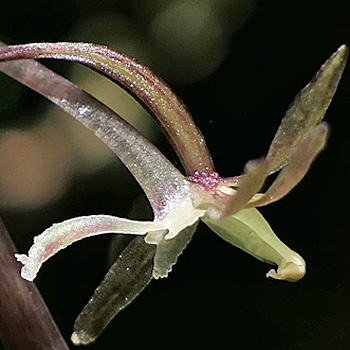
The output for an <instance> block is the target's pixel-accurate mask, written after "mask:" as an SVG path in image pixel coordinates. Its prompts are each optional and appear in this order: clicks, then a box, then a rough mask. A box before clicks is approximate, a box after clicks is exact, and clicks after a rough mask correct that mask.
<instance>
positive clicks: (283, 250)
mask: <svg viewBox="0 0 350 350" xmlns="http://www.w3.org/2000/svg"><path fill="white" fill-rule="evenodd" d="M40 58H55V59H63V60H68V61H75V62H79V63H81V64H83V65H86V66H89V67H91V68H92V69H94V70H96V71H98V72H100V73H102V74H104V75H106V76H107V77H108V78H110V79H112V80H113V81H115V82H116V83H118V84H119V85H120V86H121V87H123V88H124V89H126V90H127V91H128V92H130V93H131V94H132V95H133V96H134V97H135V98H136V99H137V100H138V101H139V102H140V103H141V104H142V105H143V106H144V107H145V108H147V109H148V111H149V112H150V113H151V115H152V116H153V117H154V118H155V119H156V120H157V122H158V123H159V124H160V126H161V128H162V129H163V131H164V132H165V134H166V135H167V137H168V139H169V141H170V142H171V144H172V146H173V147H174V149H175V151H176V152H177V154H178V157H179V159H180V160H181V162H182V164H183V167H184V169H185V172H186V174H185V175H184V174H182V173H181V172H180V171H179V170H178V169H177V168H175V166H174V165H173V164H172V163H171V162H170V161H169V160H168V159H166V158H165V157H164V155H162V153H161V152H160V151H159V150H158V149H157V148H156V147H155V146H154V145H153V144H152V143H150V142H149V141H148V140H147V139H146V138H144V137H143V136H142V135H141V134H140V133H139V132H138V131H137V130H135V129H134V128H133V127H132V126H131V125H129V124H128V123H127V122H126V121H125V120H123V119H122V118H121V117H120V116H118V115H117V114H116V113H114V112H113V111H111V110H110V109H109V108H108V107H106V106H104V105H103V104H102V103H100V102H99V101H97V100H96V99H94V98H93V97H92V96H90V95H89V94H88V93H86V92H85V91H83V90H81V89H80V88H78V87H77V86H76V85H74V84H72V83H71V82H69V81H67V80H65V79H64V78H62V77H60V76H59V75H57V74H56V73H53V72H52V71H50V70H48V69H47V68H45V67H44V66H42V65H41V64H39V63H38V62H36V61H34V60H32V59H40ZM346 59H347V48H346V47H345V46H344V45H343V46H341V47H340V48H339V49H338V51H337V52H335V53H334V54H333V55H332V56H331V57H330V58H329V59H328V60H327V61H326V62H325V63H324V65H323V66H322V67H321V69H320V70H319V71H318V73H317V74H316V75H315V77H314V78H313V79H312V80H311V82H310V83H309V84H308V85H306V87H305V88H304V89H303V90H301V91H300V93H299V94H298V95H297V96H296V98H295V100H294V101H293V102H292V104H291V105H290V107H289V108H288V110H287V113H286V115H285V117H284V118H283V120H282V122H281V125H280V127H279V129H278V131H277V133H276V136H275V137H274V139H273V141H272V143H271V146H270V148H269V151H268V154H267V155H266V157H264V158H262V159H258V160H253V161H249V162H248V163H247V164H246V166H245V169H244V174H243V175H239V176H234V177H229V178H223V177H220V175H219V174H218V173H217V172H216V170H215V167H214V164H213V161H212V158H211V156H210V154H209V152H208V150H207V147H206V144H205V140H204V137H203V136H202V134H201V132H200V131H199V130H198V128H197V127H196V125H195V123H194V121H193V118H192V116H191V115H190V113H189V111H188V110H187V108H186V107H185V105H184V104H183V102H182V101H181V100H180V99H179V98H178V97H177V96H176V95H175V93H174V92H173V91H172V90H171V89H170V87H169V86H168V85H166V84H165V83H164V81H163V80H161V79H160V78H159V77H158V76H157V75H156V74H155V73H153V72H152V71H151V70H150V68H148V67H147V66H145V65H144V64H142V63H141V62H139V61H137V60H136V59H134V58H132V57H130V56H128V55H125V54H123V53H120V52H118V51H116V50H113V49H111V48H109V47H106V46H101V45H96V44H90V43H69V42H63V43H39V44H25V45H15V46H7V47H6V45H2V48H0V70H2V71H3V72H4V73H6V74H8V75H9V76H12V77H13V78H15V79H17V80H19V81H20V82H21V83H23V84H25V85H27V86H29V87H30V88H32V89H33V90H35V91H37V92H39V93H40V94H42V95H43V96H45V97H47V98H48V99H49V100H51V101H52V102H54V103H55V104H56V105H57V106H58V107H60V108H61V109H63V110H64V111H66V112H67V113H68V114H70V115H71V116H73V117H74V118H75V119H77V120H78V121H79V122H81V123H82V124H83V125H84V126H85V127H87V128H88V129H89V130H90V131H91V132H92V133H93V134H94V135H96V136H97V137H98V138H100V139H101V140H102V141H103V142H105V144H106V145H107V146H108V147H109V148H110V149H111V150H112V151H113V152H114V153H115V154H116V155H117V156H118V157H119V158H120V159H121V161H122V162H123V163H124V164H125V166H126V167H127V168H128V169H129V171H130V172H131V173H132V175H133V176H134V177H135V179H136V180H137V181H138V183H139V184H140V186H141V187H142V189H143V191H144V192H145V195H146V196H147V198H148V200H149V203H150V205H151V207H152V210H153V215H154V218H153V220H152V221H137V220H129V219H126V218H120V217H115V216H109V215H90V216H82V217H77V218H73V219H70V220H66V221H63V222H61V223H58V224H54V225H53V226H51V227H50V228H48V229H46V230H45V231H44V232H43V233H42V234H40V235H39V236H37V237H35V238H34V244H33V245H32V247H31V248H30V249H29V251H28V254H27V255H25V254H16V257H17V259H18V260H19V261H20V262H21V263H22V264H23V265H24V266H23V267H22V270H21V276H22V277H23V278H24V279H27V280H29V281H32V280H33V279H34V278H35V277H36V275H37V273H38V271H39V269H40V267H41V266H42V264H43V263H44V262H45V261H46V260H47V259H49V258H50V257H51V256H53V255H54V254H56V253H57V252H58V251H59V250H61V249H64V248H66V247H67V246H68V245H70V244H72V243H73V242H76V241H78V240H80V239H83V238H86V237H90V236H95V235H99V234H105V233H116V234H128V235H136V236H144V240H142V239H141V238H137V239H135V240H133V241H132V242H131V243H130V245H129V246H128V247H127V248H126V250H125V254H124V252H123V253H122V256H121V257H120V259H118V260H117V261H116V263H115V264H114V265H113V266H112V268H111V271H110V272H109V273H108V274H107V276H106V278H105V280H104V281H103V282H102V284H101V286H100V287H99V288H100V289H99V288H98V289H97V290H96V293H95V294H96V297H97V299H99V298H101V293H102V294H103V293H106V290H107V289H108V288H110V285H111V283H112V284H113V282H111V280H113V279H115V280H118V277H116V273H120V274H121V275H120V277H119V280H118V282H123V281H124V280H125V281H127V283H129V284H133V286H132V287H130V286H129V289H130V288H133V291H131V292H130V291H129V292H130V296H131V298H129V299H130V300H132V299H133V298H134V297H135V296H136V295H138V294H139V293H140V292H141V291H142V289H143V288H144V287H145V286H146V285H147V283H148V282H149V281H150V279H151V278H152V277H153V278H160V277H167V276H168V273H169V272H170V271H171V269H172V267H173V265H174V264H175V263H176V261H177V259H178V257H179V255H180V254H181V253H182V251H183V250H184V248H185V247H186V245H187V244H188V243H189V241H190V240H191V238H192V236H193V234H194V232H195V230H196V227H197V225H198V223H199V221H203V222H204V223H205V224H206V225H207V226H209V227H210V228H211V229H212V230H213V231H214V232H215V233H217V234H218V235H219V236H220V237H222V238H223V239H225V240H226V241H228V242H230V243H231V244H233V245H235V246H237V247H239V248H241V249H243V250H244V251H246V252H247V253H249V254H251V255H253V256H254V257H256V258H258V259H259V260H262V261H264V262H267V263H269V264H273V265H277V269H271V270H270V271H269V272H268V273H267V276H268V277H272V278H275V279H280V280H287V281H297V280H299V279H300V278H302V277H303V276H304V275H305V272H306V267H305V261H304V260H303V258H302V257H301V256H300V255H299V254H298V253H296V252H294V251H293V250H291V249H290V248H288V247H287V246H286V245H285V244H284V243H283V242H281V241H280V240H279V239H278V237H277V236H276V235H275V233H274V232H273V231H272V229H271V227H270V226H269V224H268V223H267V221H266V220H265V219H264V218H263V216H262V215H261V214H260V213H259V211H258V210H257V209H256V207H259V206H263V205H266V204H269V203H272V202H274V201H276V200H279V199H280V198H282V197H283V196H285V195H286V194H287V193H289V192H290V191H291V190H292V189H293V188H294V187H295V186H296V185H297V184H298V183H299V182H300V181H301V179H302V178H303V177H304V175H305V174H306V172H307V171H308V169H309V167H310V165H311V164H312V161H313V160H314V159H315V157H316V156H317V155H318V154H319V152H320V151H321V150H322V149H323V148H324V146H325V144H326V140H327V136H328V126H327V124H326V123H325V122H322V119H323V116H324V114H325V113H326V110H327V108H328V106H329V104H330V102H331V100H332V98H333V95H334V93H335V91H336V88H337V86H338V83H339V81H340V78H341V75H342V73H343V70H344V67H345V63H346ZM9 61H15V62H9ZM277 171H279V174H278V176H277V177H276V179H275V181H274V182H273V183H272V185H270V187H269V188H268V189H267V190H266V191H265V192H264V193H260V192H259V190H260V189H261V187H262V185H263V184H264V181H265V179H266V178H267V177H268V176H269V175H270V174H272V173H274V172H277ZM144 242H146V243H147V244H145V243H144ZM146 246H147V247H149V248H145V247H146ZM133 259H134V260H133ZM152 259H153V261H152ZM123 264H124V265H123ZM125 264H127V265H128V264H129V266H132V268H133V269H136V270H137V271H136V270H135V271H136V272H135V271H134V275H133V276H134V277H130V276H129V275H128V274H127V273H125V272H122V270H123V269H121V266H123V267H125ZM112 269H114V270H113V271H112ZM124 270H125V269H124ZM147 271H149V272H147ZM135 274H139V275H138V276H143V277H144V278H143V280H142V281H141V282H140V281H139V280H138V279H137V278H135V276H136V275H135ZM108 286H109V287H108ZM120 293H121V294H120V295H122V296H125V295H128V294H123V292H120ZM120 295H119V297H118V298H119V301H118V302H116V305H115V307H117V308H119V309H122V308H123V307H125V306H126V305H127V304H128V302H130V300H129V301H125V302H124V303H122V302H120V299H121V297H120ZM109 297H110V298H113V297H112V296H110V294H109ZM94 299H95V301H93V300H91V301H90V303H89V304H88V305H87V309H89V308H90V306H91V305H94V304H93V303H94V302H95V305H96V298H94ZM125 299H128V298H125ZM99 305H101V303H100V304H99ZM90 311H91V310H90ZM90 311H89V310H88V311H86V312H85V313H84V311H83V313H82V314H81V315H82V318H81V319H80V320H82V319H86V317H89V316H91V312H90ZM95 311H96V307H95ZM96 312H97V311H96ZM116 312H117V311H116ZM116 312H114V314H115V313H116ZM114 314H113V315H114ZM104 315H106V313H105V314H104ZM113 315H110V317H112V316H113ZM78 320H79V318H78ZM78 320H77V322H78V323H79V322H80V321H78ZM84 322H85V323H84ZM100 322H101V323H102V324H103V325H102V326H101V325H99V326H93V327H95V329H94V328H93V327H92V328H91V329H90V330H86V329H84V327H86V324H87V321H86V320H85V321H84V320H83V321H81V323H82V327H81V329H79V325H78V326H77V325H76V327H75V332H74V333H73V336H72V340H73V342H74V343H75V344H82V343H89V342H90V341H92V340H94V339H95V338H96V336H97V335H98V333H99V332H100V331H101V329H102V328H103V327H105V325H106V324H107V323H108V322H109V319H108V320H107V321H106V320H105V321H100ZM97 329H99V330H97Z"/></svg>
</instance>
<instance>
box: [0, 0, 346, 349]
mask: <svg viewBox="0 0 350 350" xmlns="http://www.w3.org/2000/svg"><path fill="white" fill-rule="evenodd" d="M142 3H143V6H146V7H147V6H148V3H151V2H148V1H143V2H142ZM149 6H151V5H149ZM136 8H137V2H136V1H107V0H105V1H99V2H93V1H87V0H86V1H84V2H80V1H68V0H61V1H60V2H58V3H55V2H50V1H30V2H25V3H24V2H23V3H13V4H12V3H7V4H6V5H5V4H4V2H2V3H1V5H0V33H1V35H2V40H3V41H6V42H7V43H13V44H15V43H24V42H37V41H58V40H70V39H71V38H70V37H69V34H68V33H69V30H70V28H71V27H72V25H73V22H74V21H77V20H81V19H84V16H89V15H91V14H93V13H95V12H98V11H101V12H102V11H105V10H108V11H111V12H112V11H115V12H121V13H123V14H124V15H126V16H129V17H130V18H133V20H134V21H135V23H138V25H137V26H138V29H137V30H140V33H141V32H142V31H143V30H142V29H143V26H144V27H145V28H146V27H147V21H143V20H144V19H143V18H142V16H141V15H140V11H137V10H136ZM223 20H224V19H223ZM140 35H141V34H140ZM229 41H230V45H229V52H228V55H227V57H226V59H225V61H224V62H223V63H222V65H221V66H220V67H219V68H218V69H217V70H216V71H215V72H214V73H213V74H211V75H210V76H209V77H207V78H206V79H205V80H201V81H198V82H195V83H192V84H183V83H177V82H173V83H171V82H170V83H171V85H172V87H173V88H174V90H175V91H176V92H177V93H178V94H179V96H180V97H181V98H182V99H183V100H184V102H185V103H186V105H187V106H188V108H189V109H190V111H191V112H192V114H193V116H194V119H195V121H196V123H197V125H198V126H199V128H200V129H201V131H202V132H203V134H204V135H205V138H206V140H207V144H208V147H209V149H210V151H211V154H212V156H213V159H214V162H215V165H216V168H217V170H218V172H219V173H220V174H221V175H222V176H229V175H237V174H239V173H240V172H241V170H242V167H243V165H244V163H245V162H246V161H247V160H248V159H252V158H256V157H259V156H262V155H264V154H266V150H267V148H268V145H269V143H270V141H271V139H272V137H273V135H274V133H275V131H276V130H277V127H278V125H279V121H280V120H281V118H282V116H283V114H284V112H285V111H286V109H287V107H288V105H289V103H290V102H291V101H292V99H293V97H294V96H295V94H296V93H297V92H298V91H299V90H300V89H301V88H302V87H303V86H304V85H305V84H306V83H307V82H308V81H309V79H310V78H311V77H312V76H313V75H314V73H315V72H316V71H317V70H318V68H319V67H320V66H321V64H322V63H323V62H324V61H325V60H326V59H327V58H328V57H329V56H330V55H331V54H332V53H333V52H334V51H335V50H336V49H337V48H338V47H339V46H340V45H341V44H343V43H345V44H348V45H350V21H349V15H348V11H347V1H332V2H331V3H329V4H327V6H324V5H323V4H322V3H321V2H319V1H317V2H316V1H295V0H294V1H279V0H275V1H272V0H271V1H257V2H256V7H255V9H254V12H253V14H252V15H251V17H250V18H249V19H248V20H247V21H246V22H245V24H244V26H243V27H241V29H240V30H239V31H238V32H236V33H235V35H234V36H232V37H231V38H230V40H229ZM117 49H118V48H117ZM161 59H162V58H161V57H159V61H160V62H161ZM160 65H161V63H160ZM67 67H68V65H66V64H62V65H58V69H60V70H61V72H64V70H65V69H69V67H68V68H67ZM88 73H89V72H88V71H87V74H88ZM9 81H10V80H9V79H8V80H6V84H10V83H9ZM4 84H5V83H4ZM1 91H2V94H5V93H6V89H2V90H1ZM28 96H29V97H27V100H26V101H25V102H26V103H27V106H28V107H26V108H31V109H35V108H39V107H38V106H39V105H40V104H41V103H45V102H42V99H39V98H38V100H36V97H34V94H31V93H30V95H28ZM349 96H350V76H349V69H347V70H346V71H345V75H344V77H343V79H342V81H341V84H340V87H339V89H338V92H337V94H336V96H335V98H334V100H333V103H332V104H331V106H330V108H329V111H328V112H327V115H326V120H327V121H328V122H329V123H330V125H331V130H332V133H331V138H330V140H329V144H328V147H327V149H326V150H325V151H324V152H323V153H322V155H321V156H320V157H319V159H318V160H317V162H316V163H315V164H314V166H313V167H312V169H311V171H310V173H309V174H308V175H307V177H306V178H305V180H304V181H303V182H302V183H301V184H300V185H299V186H298V187H297V188H296V189H295V190H294V191H293V192H292V193H291V194H290V195H289V196H288V197H286V198H284V199H283V200H281V201H280V202H277V203H275V204H272V205H270V206H268V207H264V208H262V210H261V211H262V213H263V214H264V216H265V217H266V218H267V220H268V221H269V223H270V224H271V226H272V227H273V228H274V230H275V232H276V233H277V234H278V235H279V237H280V238H281V239H282V240H283V241H285V242H286V243H287V244H288V245H289V246H291V247H292V248H293V249H295V250H296V251H298V252H299V253H300V254H301V255H302V256H303V257H304V258H305V260H306V262H307V269H308V271H307V275H306V277H305V278H304V279H303V280H301V281H300V282H298V283H295V284H291V283H286V282H278V281H272V280H267V279H266V278H265V273H266V272H267V271H268V269H269V266H267V265H265V264H264V263H261V262H259V261H257V260H255V259H254V258H252V257H250V256H249V255H247V254H245V253H243V252H241V251H239V250H238V249H236V248H234V247H232V246H230V245H229V244H228V243H226V242H224V241H223V240H221V239H220V238H219V237H217V236H216V235H215V234H214V233H212V232H211V231H210V230H209V229H208V228H207V227H205V226H204V225H200V227H199V229H198V231H197V233H196V235H195V238H194V239H193V241H192V243H191V244H190V245H189V246H188V248H187V249H186V251H185V252H184V254H183V255H182V256H181V258H180V259H179V262H178V264H177V265H176V267H175V268H174V271H173V272H172V273H171V275H170V277H169V278H168V279H166V280H161V281H155V282H153V283H152V284H151V285H150V286H149V287H148V288H147V289H146V291H145V292H144V293H143V294H142V295H141V296H140V297H139V298H138V299H137V300H136V301H135V302H134V303H133V304H132V305H131V306H130V307H129V308H128V309H126V310H125V311H123V312H122V313H121V314H120V315H119V316H118V317H117V318H116V319H115V320H114V321H113V323H112V324H111V325H110V327H109V328H108V329H107V330H106V331H105V333H104V334H103V335H102V337H101V338H100V339H99V340H98V342H96V343H95V344H94V345H92V346H90V347H89V349H114V348H116V349H117V348H119V347H120V346H122V344H128V345H129V346H130V348H136V346H140V347H141V346H142V347H147V346H152V347H155V348H160V347H162V348H163V347H168V346H169V345H171V346H173V347H182V346H186V344H188V345H190V344H195V345H196V347H200V346H204V345H207V346H210V345H212V346H215V347H216V348H221V347H223V346H229V347H232V348H236V349H282V348H283V349H285V350H289V349H293V350H296V349H298V350H299V349H322V350H328V349H338V350H340V349H348V347H349V344H350V335H349V330H350V298H349V297H350V257H349V253H348V252H349V248H348V247H349V235H350V229H349V224H348V218H349V213H350V211H349V209H350V207H349V198H350V193H349V170H350V156H349V151H350V138H349V131H350V125H349V121H348V120H349V114H350V98H349ZM1 98H4V97H3V96H1ZM22 103H24V102H23V101H22ZM7 118H9V117H7V115H6V113H5V112H2V115H1V123H2V125H3V127H6V125H7V123H8V119H7ZM26 122H28V121H26ZM13 123H18V125H20V123H21V122H20V121H18V120H16V121H14V122H13ZM160 147H161V148H162V149H167V146H166V145H160ZM166 153H167V155H168V156H169V158H171V160H172V161H174V162H175V163H176V164H177V165H178V161H177V160H176V157H175V155H174V153H172V152H171V151H169V150H167V151H166ZM115 177H116V175H115V174H114V173H113V169H106V170H105V171H103V172H100V173H98V174H97V175H95V177H94V178H91V177H88V178H86V179H79V185H77V186H73V187H72V189H71V190H70V192H69V193H68V194H67V195H66V196H65V197H64V200H62V201H61V202H59V203H55V204H54V205H52V206H49V207H45V208H43V209H42V210H41V211H39V210H37V211H35V212H21V211H19V212H14V211H8V212H7V211H4V212H3V213H2V216H3V217H4V221H5V223H6V224H7V227H8V229H9V231H10V233H13V236H14V240H15V242H16V244H17V246H18V248H19V249H20V250H21V251H24V250H26V249H27V248H28V247H29V245H30V242H31V240H32V237H33V236H34V235H36V234H38V233H39V232H40V231H41V230H43V229H44V228H45V227H47V226H49V225H50V224H51V223H52V222H57V221H60V220H63V219H65V218H70V217H73V216H78V215H83V214H92V213H99V212H104V213H108V214H113V213H114V214H116V215H126V214H127V212H128V209H129V207H130V205H131V203H132V200H133V199H134V198H136V196H137V190H136V189H135V190H134V189H133V188H132V190H133V191H134V192H132V193H131V194H130V198H129V197H128V196H125V195H124V197H125V198H124V197H123V199H122V200H121V199H120V198H119V199H118V193H117V192H114V181H117V179H115ZM101 183H103V186H99V184H101ZM108 186H111V187H110V188H108ZM27 227H30V230H29V232H25V231H26V228H27ZM19 232H21V233H24V232H25V235H24V234H23V235H21V234H19ZM16 233H17V234H16ZM108 243H109V238H108V237H97V238H93V239H89V240H86V241H83V242H80V243H77V244H75V245H74V246H72V247H70V248H69V249H67V250H66V251H63V252H62V253H60V254H58V255H57V256H56V257H54V258H52V259H51V260H50V261H49V262H48V263H46V265H45V267H44V268H43V270H42V271H41V272H40V274H39V276H38V278H37V280H36V281H37V285H38V287H39V288H40V290H41V292H42V294H43V296H44V298H45V300H46V302H47V304H48V306H49V309H50V310H51V312H52V314H53V317H54V318H55V320H56V322H57V323H58V326H59V328H60V329H61V331H62V333H63V335H64V337H65V338H66V339H67V341H69V337H70V334H71V332H72V326H73V322H74V318H75V317H76V316H77V314H78V313H79V311H80V310H81V308H82V307H83V305H84V304H85V303H86V301H87V300H88V298H89V297H90V295H91V294H92V292H93V290H94V288H96V286H97V285H98V283H99V281H100V280H101V279H102V277H103V275H104V273H105V271H106V251H107V246H108ZM0 312H1V310H0ZM71 348H74V346H73V345H71Z"/></svg>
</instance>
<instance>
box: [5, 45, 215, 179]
mask: <svg viewBox="0 0 350 350" xmlns="http://www.w3.org/2000/svg"><path fill="white" fill-rule="evenodd" d="M2 57H3V58H4V59H21V58H22V59H23V58H24V59H28V58H55V59H62V60H67V61H75V62H79V63H81V64H83V65H86V66H89V67H91V68H93V69H94V70H96V71H98V72H100V73H102V74H104V75H105V76H107V77H108V78H110V79H112V80H114V81H115V82H117V83H118V84H119V85H120V86H122V87H123V88H124V89H126V90H127V91H128V92H130V93H131V94H132V95H133V96H135V97H136V98H137V99H138V101H140V102H141V103H142V104H143V105H144V106H145V107H146V108H147V109H148V110H149V111H150V113H151V114H152V116H154V117H155V118H156V120H157V121H158V122H159V123H160V125H161V126H162V129H163V130H164V131H165V133H166V134H167V135H168V138H169V141H170V142H171V143H172V144H173V146H174V148H175V150H176V152H177V154H178V156H179V158H180V160H181V162H182V163H183V165H184V167H185V170H186V172H187V173H188V174H192V173H193V172H194V171H205V172H212V171H213V170H214V165H213V162H212V160H211V157H210V155H209V153H208V151H207V148H206V144H205V140H204V137H203V135H202V133H201V132H200V131H199V129H198V128H197V126H196V125H195V123H194V121H193V119H192V116H191V115H190V113H189V111H188V110H187V108H186V106H185V105H184V103H183V102H182V101H181V100H180V99H179V97H178V96H177V95H176V94H175V93H174V92H173V91H172V89H171V88H170V87H169V86H168V85H167V84H166V83H164V81H163V80H162V79H161V78H159V77H158V76H157V75H156V74H155V73H154V72H152V71H151V69H150V68H149V67H147V66H145V65H144V64H143V63H141V62H140V61H138V60H136V59H135V58H133V57H130V56H128V55H126V54H124V53H121V52H118V51H116V50H114V49H111V48H109V47H107V46H102V45H97V44H91V43H70V42H61V43H38V44H27V45H18V46H9V47H7V48H6V49H4V51H2Z"/></svg>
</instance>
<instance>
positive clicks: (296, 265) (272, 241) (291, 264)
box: [202, 209, 306, 282]
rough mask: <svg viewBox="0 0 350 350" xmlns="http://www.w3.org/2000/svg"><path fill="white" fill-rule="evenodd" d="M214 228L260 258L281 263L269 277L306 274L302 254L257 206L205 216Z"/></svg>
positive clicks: (293, 277)
mask: <svg viewBox="0 0 350 350" xmlns="http://www.w3.org/2000/svg"><path fill="white" fill-rule="evenodd" d="M202 220H203V222H204V223H205V224H207V225H208V226H209V227H210V228H211V229H212V230H213V231H214V232H216V233H217V234H218V235H219V236H220V237H222V238H223V239H224V240H226V241H228V242H229V243H231V244H233V245H235V246H236V247H238V248H240V249H242V250H244V251H245V252H247V253H249V254H251V255H253V256H254V257H256V258H257V259H259V260H262V261H265V262H267V263H270V264H276V265H278V269H277V271H275V270H273V269H272V270H270V271H269V272H268V273H267V277H272V278H276V279H281V280H287V281H291V282H294V281H297V280H299V279H301V278H302V277H303V276H304V275H305V271H306V269H305V262H304V260H303V258H302V257H301V256H300V255H299V254H297V253H296V252H294V251H292V250H291V249H290V248H288V247H287V246H286V245H285V244H284V243H283V242H281V241H280V240H279V239H278V237H277V236H276V235H275V233H274V232H273V231H272V229H271V227H270V225H269V224H268V223H267V221H266V220H265V219H264V217H263V216H262V215H261V214H260V213H259V212H258V211H257V210H256V209H243V210H241V211H239V212H238V213H236V214H235V215H232V216H229V217H227V218H225V219H223V220H219V221H214V220H211V219H210V218H208V217H203V218H202Z"/></svg>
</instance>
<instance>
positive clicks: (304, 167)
mask: <svg viewBox="0 0 350 350" xmlns="http://www.w3.org/2000/svg"><path fill="white" fill-rule="evenodd" d="M328 129H329V128H328V126H327V124H326V123H325V122H323V123H321V124H320V125H318V126H316V127H315V128H314V129H313V130H311V131H310V132H309V134H308V135H307V136H306V137H305V139H304V140H302V141H301V142H300V143H299V145H298V147H297V149H296V151H295V153H294V154H293V155H292V156H291V157H290V159H289V162H288V164H287V166H286V167H284V168H283V169H282V170H281V172H280V173H279V174H278V176H277V178H276V180H275V181H274V182H273V183H272V185H271V186H270V187H269V189H268V190H267V191H266V192H265V193H264V194H263V195H262V196H260V198H259V199H257V200H252V201H251V202H250V203H249V205H248V207H258V206H263V205H267V204H270V203H272V202H275V201H277V200H279V199H281V198H282V197H284V196H285V195H286V194H288V193H289V192H290V191H291V190H292V189H293V188H294V187H295V186H296V185H297V184H298V183H299V182H300V181H301V180H302V179H303V177H304V176H305V174H306V173H307V171H308V170H309V168H310V166H311V164H312V162H313V161H314V159H315V158H316V156H317V155H318V154H319V153H320V152H321V151H322V149H323V148H324V146H325V144H326V141H327V136H328V131H329V130H328Z"/></svg>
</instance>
